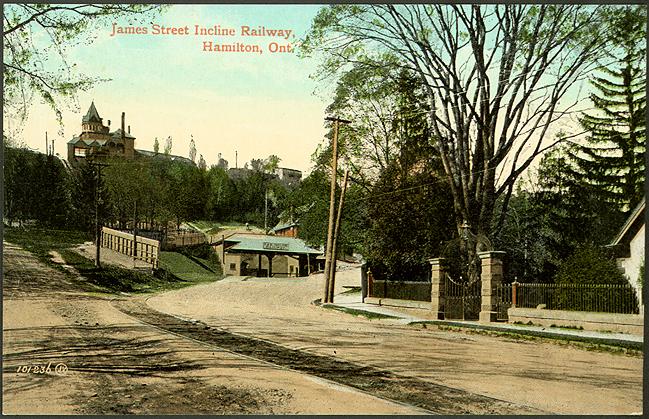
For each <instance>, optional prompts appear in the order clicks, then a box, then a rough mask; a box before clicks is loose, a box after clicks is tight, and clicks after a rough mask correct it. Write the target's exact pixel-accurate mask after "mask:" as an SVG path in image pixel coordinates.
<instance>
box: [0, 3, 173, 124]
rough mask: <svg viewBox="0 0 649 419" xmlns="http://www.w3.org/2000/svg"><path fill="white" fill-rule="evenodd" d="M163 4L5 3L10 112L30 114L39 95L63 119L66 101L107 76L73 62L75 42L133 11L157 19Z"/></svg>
mask: <svg viewBox="0 0 649 419" xmlns="http://www.w3.org/2000/svg"><path fill="white" fill-rule="evenodd" d="M160 10H161V6H158V5H142V4H138V5H126V4H101V5H92V4H83V5H82V4H48V3H42V4H5V5H4V6H3V18H4V22H3V23H4V25H3V41H4V43H3V66H4V74H3V80H4V102H3V105H4V106H3V107H4V109H5V111H6V112H10V113H13V114H15V116H16V117H17V118H18V119H19V120H20V121H24V120H26V119H27V116H28V110H29V107H30V105H31V103H32V100H33V98H34V96H36V97H37V98H38V99H41V100H42V101H44V102H45V103H46V104H47V105H49V106H50V108H51V109H52V110H53V111H54V113H55V114H56V116H57V119H58V121H59V123H60V124H61V125H62V119H61V109H62V105H63V103H64V102H66V101H67V100H69V99H71V98H73V97H74V95H75V93H77V92H78V91H85V90H88V89H89V88H91V87H92V86H94V85H95V84H96V83H98V82H100V81H103V79H101V78H98V77H91V76H86V75H84V74H80V73H79V72H78V71H77V70H76V68H75V67H76V65H75V64H72V65H70V64H69V63H68V62H67V57H66V56H67V51H68V49H69V48H70V47H71V46H74V45H79V44H89V43H91V42H92V39H93V33H94V31H95V30H96V29H97V28H103V27H105V26H106V25H110V24H112V23H113V22H114V21H115V20H116V19H119V18H121V17H128V18H129V20H131V21H132V22H135V21H145V19H151V18H152V17H153V16H155V15H156V14H157V13H158V12H159V11H160Z"/></svg>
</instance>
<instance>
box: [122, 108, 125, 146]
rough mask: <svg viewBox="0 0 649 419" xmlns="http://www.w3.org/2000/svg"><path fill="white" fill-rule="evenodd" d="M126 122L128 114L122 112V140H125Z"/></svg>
mask: <svg viewBox="0 0 649 419" xmlns="http://www.w3.org/2000/svg"><path fill="white" fill-rule="evenodd" d="M125 120H126V113H125V112H122V140H123V139H124V121H125Z"/></svg>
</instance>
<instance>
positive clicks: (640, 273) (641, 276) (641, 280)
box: [638, 258, 645, 292]
mask: <svg viewBox="0 0 649 419" xmlns="http://www.w3.org/2000/svg"><path fill="white" fill-rule="evenodd" d="M644 275H645V270H644V258H642V264H641V265H640V269H639V270H638V284H640V292H643V290H644Z"/></svg>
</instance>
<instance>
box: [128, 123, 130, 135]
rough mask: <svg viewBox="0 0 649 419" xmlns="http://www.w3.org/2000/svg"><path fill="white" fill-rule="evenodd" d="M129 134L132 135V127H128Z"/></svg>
mask: <svg viewBox="0 0 649 419" xmlns="http://www.w3.org/2000/svg"><path fill="white" fill-rule="evenodd" d="M128 133H129V134H130V133H131V126H130V125H129V126H128Z"/></svg>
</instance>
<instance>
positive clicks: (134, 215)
mask: <svg viewBox="0 0 649 419" xmlns="http://www.w3.org/2000/svg"><path fill="white" fill-rule="evenodd" d="M136 259H137V199H136V200H135V201H133V267H135V266H136V264H137V262H136Z"/></svg>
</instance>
